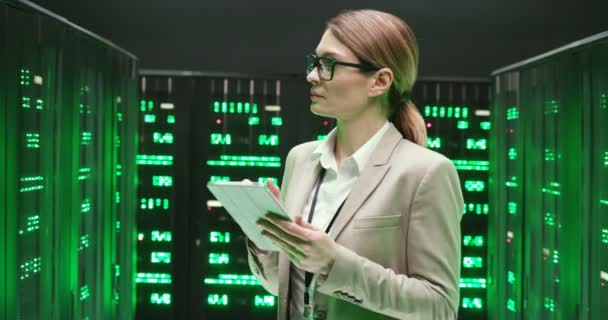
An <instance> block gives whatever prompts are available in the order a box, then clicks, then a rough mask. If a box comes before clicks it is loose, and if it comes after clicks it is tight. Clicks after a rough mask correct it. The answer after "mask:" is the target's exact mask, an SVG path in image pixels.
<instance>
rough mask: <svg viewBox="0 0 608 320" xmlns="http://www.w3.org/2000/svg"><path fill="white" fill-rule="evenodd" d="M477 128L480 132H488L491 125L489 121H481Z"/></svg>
mask: <svg viewBox="0 0 608 320" xmlns="http://www.w3.org/2000/svg"><path fill="white" fill-rule="evenodd" d="M479 128H481V130H486V131H489V130H490V129H492V123H491V122H490V121H482V122H480V123H479Z"/></svg>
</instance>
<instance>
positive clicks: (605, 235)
mask: <svg viewBox="0 0 608 320" xmlns="http://www.w3.org/2000/svg"><path fill="white" fill-rule="evenodd" d="M602 243H603V244H608V229H602Z"/></svg>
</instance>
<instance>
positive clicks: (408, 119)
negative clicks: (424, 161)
mask: <svg viewBox="0 0 608 320" xmlns="http://www.w3.org/2000/svg"><path fill="white" fill-rule="evenodd" d="M391 89H392V88H391ZM389 97H390V98H391V99H390V100H389V103H390V102H392V103H391V105H393V107H392V108H393V109H392V110H391V111H392V112H391V116H390V117H389V119H390V121H391V122H392V123H393V124H394V125H395V127H396V128H397V130H399V132H401V135H402V136H403V138H404V139H406V140H409V141H411V142H413V143H415V144H417V145H420V146H423V147H426V138H427V136H426V123H425V122H424V118H422V115H421V114H420V112H418V108H416V105H415V104H414V102H412V100H410V97H409V92H407V91H406V92H404V93H403V94H400V95H399V94H396V90H394V89H392V90H391V95H390V96H389ZM391 100H392V101H391ZM393 101H397V102H396V103H394V102H393Z"/></svg>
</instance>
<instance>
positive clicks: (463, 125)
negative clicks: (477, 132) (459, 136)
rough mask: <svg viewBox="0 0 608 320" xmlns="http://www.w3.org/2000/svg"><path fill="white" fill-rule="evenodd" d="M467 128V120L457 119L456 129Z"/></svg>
mask: <svg viewBox="0 0 608 320" xmlns="http://www.w3.org/2000/svg"><path fill="white" fill-rule="evenodd" d="M468 128H469V122H468V121H466V120H459V121H458V129H460V130H465V129H468Z"/></svg>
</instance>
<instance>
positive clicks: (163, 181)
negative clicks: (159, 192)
mask: <svg viewBox="0 0 608 320" xmlns="http://www.w3.org/2000/svg"><path fill="white" fill-rule="evenodd" d="M152 185H153V186H155V187H171V186H172V185H173V177H171V176H152Z"/></svg>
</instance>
